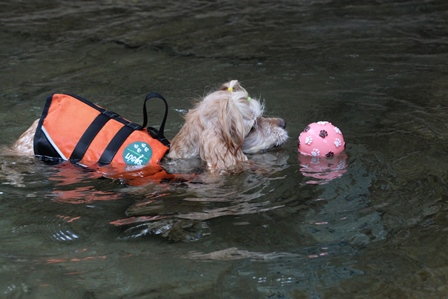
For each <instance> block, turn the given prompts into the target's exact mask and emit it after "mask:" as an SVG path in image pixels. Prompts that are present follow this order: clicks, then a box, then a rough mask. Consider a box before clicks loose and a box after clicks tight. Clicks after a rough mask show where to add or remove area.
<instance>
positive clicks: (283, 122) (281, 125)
mask: <svg viewBox="0 0 448 299" xmlns="http://www.w3.org/2000/svg"><path fill="white" fill-rule="evenodd" d="M278 126H279V127H280V128H282V129H285V128H286V121H285V120H284V119H283V118H279V119H278Z"/></svg>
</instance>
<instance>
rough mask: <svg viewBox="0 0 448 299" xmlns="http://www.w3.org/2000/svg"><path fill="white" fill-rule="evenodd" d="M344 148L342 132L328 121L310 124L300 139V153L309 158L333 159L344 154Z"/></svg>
mask: <svg viewBox="0 0 448 299" xmlns="http://www.w3.org/2000/svg"><path fill="white" fill-rule="evenodd" d="M344 148H345V141H344V136H342V132H341V130H339V129H338V128H337V127H335V126H333V125H332V124H331V123H330V122H328V121H318V122H315V123H311V124H309V125H308V126H307V127H306V128H305V130H303V132H302V133H300V135H299V139H298V150H299V152H300V153H301V154H303V155H308V156H314V157H333V156H337V155H339V154H340V153H342V152H343V151H344Z"/></svg>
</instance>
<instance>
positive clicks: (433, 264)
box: [0, 0, 448, 298]
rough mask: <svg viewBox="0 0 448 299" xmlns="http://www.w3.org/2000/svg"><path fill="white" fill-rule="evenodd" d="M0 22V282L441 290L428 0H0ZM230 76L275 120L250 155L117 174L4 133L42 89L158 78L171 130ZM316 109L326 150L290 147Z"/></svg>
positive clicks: (193, 291)
mask: <svg viewBox="0 0 448 299" xmlns="http://www.w3.org/2000/svg"><path fill="white" fill-rule="evenodd" d="M0 28H1V30H0V40H1V41H2V43H1V46H0V69H1V72H0V82H1V89H0V95H1V98H0V105H1V109H0V116H1V117H0V130H1V137H2V138H1V142H0V145H1V146H2V147H3V152H4V153H3V155H1V156H0V166H1V170H0V182H1V185H0V216H1V217H0V219H1V220H0V222H1V225H0V242H1V247H0V261H1V265H2V266H1V267H0V278H1V279H0V297H2V298H446V297H448V254H447V253H448V251H447V250H446V248H447V243H448V242H447V237H448V216H447V210H448V194H447V183H448V175H447V169H448V155H447V153H448V150H447V145H448V125H447V124H446V121H447V119H448V107H447V99H448V71H447V70H448V68H447V66H448V2H447V1H445V0H434V1H431V0H427V1H416V0H415V1H412V0H407V1H383V0H378V1H345V0H341V1H330V0H296V1H293V0H279V1H247V0H240V1H232V0H225V1H217V2H213V1H202V0H191V1H172V0H168V1H166V0H165V1H157V0H155V1H141V0H134V1H121V0H102V1H62V0H59V1H49V0H40V1H12V0H6V1H2V3H0ZM230 79H238V80H240V82H241V83H242V85H243V86H244V87H245V88H246V89H247V90H248V91H249V93H250V94H251V95H253V96H256V97H261V98H262V99H265V101H266V113H267V114H268V115H272V116H281V117H282V118H284V119H285V120H286V121H287V123H288V125H287V129H288V131H289V135H290V137H291V138H290V140H289V141H288V142H287V143H286V144H285V145H284V146H283V147H282V148H279V149H276V150H274V151H271V152H267V153H263V154H259V155H253V156H251V157H250V159H252V160H255V161H257V163H258V165H262V169H261V170H259V171H247V172H244V173H242V174H238V175H233V176H228V177H223V178H222V179H221V180H220V181H218V182H213V183H206V184H188V183H171V184H157V183H151V182H145V184H143V185H140V186H131V185H132V184H131V185H128V184H123V183H120V182H118V181H114V180H111V179H105V178H102V177H101V175H99V174H98V173H96V172H94V171H88V170H86V169H81V168H79V167H76V166H73V165H66V164H61V165H47V164H44V163H43V162H41V161H39V160H35V159H33V158H18V157H15V156H11V155H8V154H7V151H6V150H5V147H7V146H8V145H10V144H12V143H13V142H14V140H15V139H16V138H17V137H18V136H19V135H20V134H21V133H22V132H23V131H24V130H25V129H26V128H27V127H28V126H29V125H30V124H31V122H32V121H33V120H34V119H36V118H38V117H39V116H40V113H41V111H42V107H43V104H44V102H45V98H46V97H47V95H49V94H51V93H55V92H66V93H75V94H78V95H80V96H82V97H84V98H87V99H90V100H92V101H94V102H96V103H98V104H100V105H101V106H103V107H107V108H108V109H110V110H113V111H115V112H118V113H120V114H121V115H123V116H124V117H126V118H128V119H131V120H133V121H135V122H141V117H142V116H141V105H142V102H143V98H144V96H145V94H146V93H148V92H150V91H156V92H159V93H161V94H163V95H164V96H165V97H166V98H167V99H168V102H169V105H170V111H169V118H168V123H167V125H166V135H167V137H169V138H172V137H173V136H174V134H175V133H176V132H177V130H178V129H179V128H180V126H181V124H182V114H183V113H184V112H185V111H186V110H187V109H188V108H189V107H191V105H192V103H193V101H194V99H196V98H198V97H200V96H202V95H204V94H206V93H207V92H209V91H211V90H213V89H214V88H216V87H218V86H219V85H220V84H221V83H223V82H226V81H228V80H230ZM161 115H162V112H161V111H159V109H153V110H152V111H151V112H150V124H151V125H154V126H157V125H158V123H159V122H160V118H161ZM319 120H329V121H331V122H332V123H333V124H335V125H337V126H338V127H339V128H340V129H341V130H342V132H343V133H344V137H345V140H346V143H347V147H346V151H345V154H346V157H345V156H344V157H340V160H341V161H337V162H338V163H339V162H341V163H343V164H342V165H345V166H344V167H342V169H336V170H335V169H331V170H329V171H327V172H325V173H309V172H306V171H305V170H304V169H303V168H302V167H301V166H300V164H301V163H302V162H303V161H302V162H301V159H302V158H303V157H300V156H299V155H298V154H297V142H296V138H297V136H298V135H299V134H300V132H301V131H302V130H303V128H304V127H305V126H306V125H307V124H309V123H311V122H313V121H319ZM151 122H152V123H151Z"/></svg>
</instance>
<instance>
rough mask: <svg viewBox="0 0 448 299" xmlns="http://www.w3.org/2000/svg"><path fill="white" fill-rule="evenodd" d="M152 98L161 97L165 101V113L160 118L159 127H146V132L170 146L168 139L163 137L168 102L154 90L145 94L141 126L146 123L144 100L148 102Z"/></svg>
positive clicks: (146, 113) (146, 115)
mask: <svg viewBox="0 0 448 299" xmlns="http://www.w3.org/2000/svg"><path fill="white" fill-rule="evenodd" d="M152 98H157V99H161V100H162V101H163V102H164V103H165V114H164V116H163V120H162V123H161V124H160V127H159V129H158V130H157V129H155V128H153V127H148V128H147V130H148V133H149V135H151V137H152V138H155V139H157V140H159V141H160V142H161V143H162V144H163V145H165V146H167V147H170V142H169V141H168V139H166V138H165V133H164V131H165V122H166V118H167V116H168V104H167V102H166V100H165V98H164V97H163V96H162V95H160V94H158V93H156V92H151V93H149V94H148V95H147V96H146V98H145V102H144V103H143V125H142V127H143V128H144V127H146V125H147V124H148V112H147V110H146V102H148V101H149V100H150V99H152Z"/></svg>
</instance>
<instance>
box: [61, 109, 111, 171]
mask: <svg viewBox="0 0 448 299" xmlns="http://www.w3.org/2000/svg"><path fill="white" fill-rule="evenodd" d="M118 116H119V115H118V114H116V113H115V112H111V111H108V110H104V111H102V113H101V114H98V116H97V117H96V118H95V119H94V120H93V122H92V123H91V124H90V125H89V127H88V128H87V130H86V131H85V132H84V134H83V135H82V136H81V138H80V139H79V141H78V143H77V144H76V146H75V148H74V149H73V152H72V154H71V155H70V158H69V159H70V162H72V163H77V162H79V161H81V160H82V158H83V157H84V155H85V153H86V152H87V149H88V148H89V146H90V144H91V143H92V141H93V139H95V137H96V135H98V133H99V131H101V129H102V128H103V127H104V125H105V124H106V123H107V122H108V121H109V120H111V119H113V118H116V117H118Z"/></svg>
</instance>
